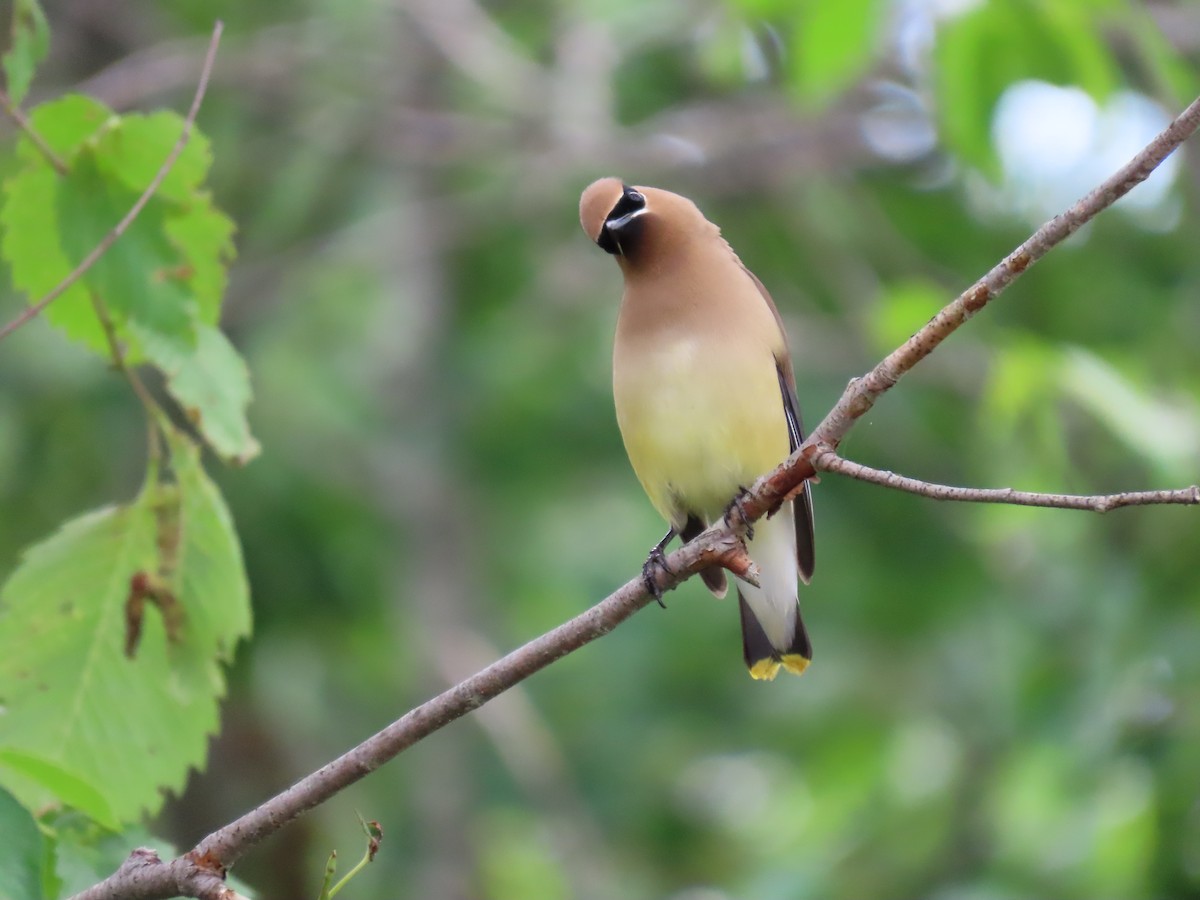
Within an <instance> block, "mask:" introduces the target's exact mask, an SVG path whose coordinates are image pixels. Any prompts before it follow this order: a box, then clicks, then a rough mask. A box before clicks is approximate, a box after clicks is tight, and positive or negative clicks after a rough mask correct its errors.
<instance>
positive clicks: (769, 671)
mask: <svg viewBox="0 0 1200 900" xmlns="http://www.w3.org/2000/svg"><path fill="white" fill-rule="evenodd" d="M778 674H779V663H778V662H776V661H775V660H773V659H771V658H770V657H769V656H768V657H767V658H766V659H760V660H759V661H758V662H756V663H755V664H754V665H752V666H751V667H750V677H751V678H753V679H754V680H755V681H774V680H775V676H776V675H778Z"/></svg>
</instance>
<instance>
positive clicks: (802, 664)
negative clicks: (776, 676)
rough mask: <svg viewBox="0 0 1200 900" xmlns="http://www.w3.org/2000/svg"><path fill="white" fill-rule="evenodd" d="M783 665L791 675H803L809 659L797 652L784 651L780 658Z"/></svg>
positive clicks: (809, 661)
mask: <svg viewBox="0 0 1200 900" xmlns="http://www.w3.org/2000/svg"><path fill="white" fill-rule="evenodd" d="M781 662H782V663H783V667H784V668H785V669H787V670H788V671H789V672H791V673H792V674H793V675H803V674H804V670H805V669H807V668H808V664H809V663H811V662H812V660H811V659H805V658H804V657H803V656H801V655H800V654H799V653H785V654H784V655H783V659H782V660H781Z"/></svg>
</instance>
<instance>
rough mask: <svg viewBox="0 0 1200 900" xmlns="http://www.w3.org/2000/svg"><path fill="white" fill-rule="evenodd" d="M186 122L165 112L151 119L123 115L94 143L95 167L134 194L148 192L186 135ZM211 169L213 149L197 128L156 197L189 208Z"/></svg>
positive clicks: (142, 116) (158, 113)
mask: <svg viewBox="0 0 1200 900" xmlns="http://www.w3.org/2000/svg"><path fill="white" fill-rule="evenodd" d="M183 122H184V120H183V117H182V116H180V115H178V114H177V113H174V112H170V111H164V112H157V113H153V114H151V115H140V114H137V113H133V114H129V115H125V116H121V117H120V118H119V119H115V120H114V121H112V122H111V123H110V124H109V127H107V128H105V129H104V130H103V131H102V132H101V133H100V135H99V136H98V137H97V139H96V144H95V153H96V162H97V165H98V166H99V167H100V169H101V170H102V171H103V172H104V173H105V174H106V175H108V176H110V177H112V178H114V179H116V180H118V181H120V182H121V183H122V184H124V185H125V186H126V187H127V188H129V189H130V190H131V191H133V193H134V195H135V196H136V195H138V194H140V193H141V192H142V191H144V190H145V189H146V188H147V186H148V185H149V184H150V182H151V181H153V180H154V176H155V175H157V174H158V170H159V169H160V168H161V167H162V164H163V162H164V161H165V160H166V158H167V156H168V155H169V154H170V152H171V149H172V148H173V147H174V146H175V142H176V141H178V140H179V135H180V134H181V133H182V131H183ZM211 165H212V145H211V144H210V143H209V140H208V138H206V137H205V136H204V135H203V134H202V133H200V131H199V130H198V129H195V128H193V129H192V134H191V136H190V137H189V138H188V142H187V144H185V145H184V148H183V150H182V152H180V154H179V158H178V159H176V160H175V164H174V165H173V166H172V167H171V170H170V171H169V172H167V174H166V177H164V178H163V180H162V184H160V185H159V188H158V191H157V193H156V196H158V197H163V198H166V199H169V200H175V201H177V202H179V203H188V202H190V201H191V200H192V199H193V197H194V196H195V192H196V190H197V189H198V188H200V187H201V186H202V185H203V184H204V178H205V176H206V175H207V174H208V169H209V166H211Z"/></svg>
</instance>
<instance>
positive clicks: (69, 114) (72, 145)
mask: <svg viewBox="0 0 1200 900" xmlns="http://www.w3.org/2000/svg"><path fill="white" fill-rule="evenodd" d="M114 115H116V114H115V113H114V112H113V111H112V110H111V109H109V108H108V107H107V106H105V105H104V104H103V103H101V102H100V101H99V100H94V99H92V98H91V97H87V96H85V95H83V94H67V95H66V96H64V97H59V98H58V99H56V100H51V101H50V102H48V103H43V104H41V105H40V106H36V107H34V108H33V110H32V111H31V112H30V113H29V122H30V124H31V125H32V126H33V130H34V131H36V132H37V133H38V134H39V135H40V136H41V138H42V140H43V141H45V142H46V144H47V146H49V147H50V149H51V150H53V151H54V152H55V153H56V154H57V155H58V156H59V157H61V158H62V159H64V160H65V161H67V162H68V163H69V162H70V160H71V157H73V156H74V155H75V154H76V153H78V152H79V150H80V148H81V147H83V145H84V143H85V142H86V141H87V139H88V138H90V137H92V136H93V135H94V134H96V133H97V132H98V131H100V129H101V128H103V127H104V125H105V123H107V122H109V121H110V120H111V119H112V118H113V116H114ZM17 155H18V156H19V157H20V158H21V159H24V160H26V161H27V162H36V163H41V164H43V165H44V164H45V158H44V157H43V156H42V154H41V151H40V150H38V149H37V147H35V146H34V145H33V142H32V141H30V140H29V138H28V137H26V136H25V135H24V134H22V135H21V140H20V141H19V142H18V143H17Z"/></svg>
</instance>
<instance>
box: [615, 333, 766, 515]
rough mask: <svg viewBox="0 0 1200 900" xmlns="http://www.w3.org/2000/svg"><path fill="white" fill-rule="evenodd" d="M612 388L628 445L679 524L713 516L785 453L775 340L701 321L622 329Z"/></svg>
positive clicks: (643, 477) (665, 511) (664, 510)
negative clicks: (692, 325) (711, 327)
mask: <svg viewBox="0 0 1200 900" xmlns="http://www.w3.org/2000/svg"><path fill="white" fill-rule="evenodd" d="M613 362H614V366H613V394H614V398H615V401H616V409H617V421H618V423H619V425H620V428H621V436H622V438H623V439H624V441H625V449H626V451H627V453H628V454H629V460H630V462H631V463H632V464H633V468H634V471H635V472H636V473H637V476H638V479H639V480H640V481H641V483H642V486H643V487H644V488H645V490H646V493H647V494H648V495H649V497H650V500H651V502H652V503H653V504H654V506H655V508H656V509H657V510H658V511H659V513H661V514H662V516H663V517H664V518H666V519H667V520H668V521H669V522H670V523H671V524H672V525H673V526H676V527H679V526H681V525H682V523H683V521H684V520H686V518H687V516H688V515H699V516H701V517H702V518H704V519H706V520H711V519H714V518H716V517H717V516H718V515H720V513H721V512H722V511H723V510H724V508H725V507H726V505H728V503H729V501H730V500H731V499H732V498H733V496H734V495H735V494H736V493H737V491H738V488H739V487H742V486H746V487H748V486H749V485H750V484H751V483H752V482H753V481H754V479H755V478H757V477H758V476H759V475H761V474H762V473H763V472H766V471H768V470H769V469H770V468H772V467H773V466H775V465H776V464H778V463H779V462H781V461H782V460H783V459H784V458H785V457H786V456H787V454H788V450H789V445H788V434H787V424H786V420H785V418H784V413H783V399H782V395H781V393H780V389H779V382H778V375H777V374H776V364H775V358H774V355H773V353H772V351H771V348H770V347H769V346H767V345H765V344H764V343H762V342H760V341H755V340H753V336H748V335H744V334H738V333H737V332H736V331H734V332H723V331H719V330H718V331H716V332H703V333H697V332H696V330H695V329H686V328H680V329H675V330H672V329H659V330H657V332H655V333H650V334H645V333H641V334H637V335H632V336H631V335H622V334H621V332H620V329H618V335H617V343H616V347H615V351H614V360H613Z"/></svg>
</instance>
